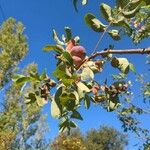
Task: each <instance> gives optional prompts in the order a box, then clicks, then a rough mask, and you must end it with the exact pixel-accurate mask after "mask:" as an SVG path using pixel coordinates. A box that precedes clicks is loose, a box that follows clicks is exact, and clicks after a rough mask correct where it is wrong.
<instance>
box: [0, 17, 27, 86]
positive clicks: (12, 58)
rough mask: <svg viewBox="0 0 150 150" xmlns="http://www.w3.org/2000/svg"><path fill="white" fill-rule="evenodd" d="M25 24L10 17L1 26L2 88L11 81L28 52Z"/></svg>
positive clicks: (0, 81) (0, 70)
mask: <svg viewBox="0 0 150 150" xmlns="http://www.w3.org/2000/svg"><path fill="white" fill-rule="evenodd" d="M23 32H24V26H23V24H22V23H21V22H16V20H15V19H13V18H9V19H8V20H6V21H5V22H4V23H3V24H2V25H1V27H0V60H1V63H0V88H2V87H3V86H4V85H5V83H7V82H8V81H10V77H11V75H12V73H13V72H14V69H15V66H17V65H18V63H19V62H20V61H21V60H22V58H23V57H24V56H25V55H26V54H27V52H28V45H27V40H26V36H25V35H24V34H23Z"/></svg>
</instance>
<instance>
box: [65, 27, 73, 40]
mask: <svg viewBox="0 0 150 150" xmlns="http://www.w3.org/2000/svg"><path fill="white" fill-rule="evenodd" d="M65 32H66V40H65V42H69V40H71V39H72V33H71V29H70V28H69V27H65Z"/></svg>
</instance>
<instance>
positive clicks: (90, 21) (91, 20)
mask: <svg viewBox="0 0 150 150" xmlns="http://www.w3.org/2000/svg"><path fill="white" fill-rule="evenodd" d="M84 19H85V22H86V24H87V25H88V26H89V27H90V28H92V29H93V30H94V31H95V32H103V31H105V29H106V26H105V25H104V24H103V23H102V22H101V21H100V20H98V19H97V18H96V17H95V16H94V15H93V14H90V13H88V14H86V15H85V17H84Z"/></svg>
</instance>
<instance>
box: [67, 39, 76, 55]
mask: <svg viewBox="0 0 150 150" xmlns="http://www.w3.org/2000/svg"><path fill="white" fill-rule="evenodd" d="M75 45H76V43H75V40H74V39H72V40H70V41H69V42H68V44H67V47H66V50H67V51H68V52H70V51H71V49H72V48H73V47H74V46H75Z"/></svg>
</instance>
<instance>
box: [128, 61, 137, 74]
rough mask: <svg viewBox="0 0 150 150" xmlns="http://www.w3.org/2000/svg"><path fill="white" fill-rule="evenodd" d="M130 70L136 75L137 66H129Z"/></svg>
mask: <svg viewBox="0 0 150 150" xmlns="http://www.w3.org/2000/svg"><path fill="white" fill-rule="evenodd" d="M129 68H130V70H131V71H132V72H134V73H136V69H135V66H134V65H133V64H132V63H130V64H129Z"/></svg>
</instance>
